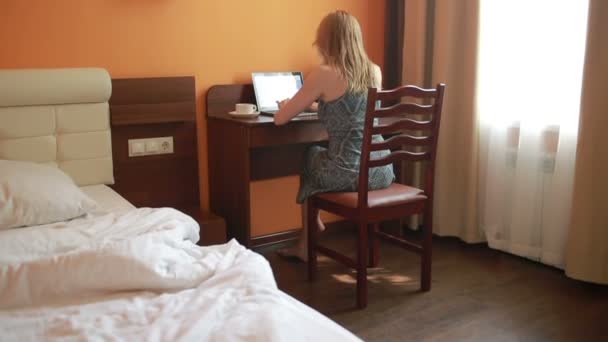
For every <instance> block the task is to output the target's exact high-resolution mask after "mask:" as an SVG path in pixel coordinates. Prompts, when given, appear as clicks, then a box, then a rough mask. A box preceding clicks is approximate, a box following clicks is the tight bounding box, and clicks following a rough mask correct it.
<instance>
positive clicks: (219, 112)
mask: <svg viewBox="0 0 608 342" xmlns="http://www.w3.org/2000/svg"><path fill="white" fill-rule="evenodd" d="M236 103H256V100H255V93H254V91H253V85H252V84H220V85H215V86H212V87H211V88H209V91H208V92H207V118H208V119H217V120H228V121H232V122H234V123H237V124H241V125H246V126H260V125H264V126H266V125H274V120H273V118H272V117H271V116H266V115H259V116H258V117H256V118H250V119H244V118H235V117H233V116H231V115H229V114H228V113H229V112H230V111H233V110H234V105H235V104H236ZM291 122H294V123H300V122H302V123H314V122H319V119H318V118H317V116H306V117H295V118H293V119H292V120H291Z"/></svg>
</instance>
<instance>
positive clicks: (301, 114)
mask: <svg viewBox="0 0 608 342" xmlns="http://www.w3.org/2000/svg"><path fill="white" fill-rule="evenodd" d="M315 115H317V112H302V113H300V114H298V115H296V117H299V118H301V117H307V116H315Z"/></svg>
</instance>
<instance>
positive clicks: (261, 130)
mask: <svg viewBox="0 0 608 342" xmlns="http://www.w3.org/2000/svg"><path fill="white" fill-rule="evenodd" d="M325 140H327V132H326V131H325V128H324V127H323V125H322V124H321V123H320V122H318V121H314V122H297V123H295V122H294V123H289V124H287V125H284V126H274V125H263V126H257V127H252V128H251V134H250V142H249V145H250V146H251V147H252V148H256V147H267V146H280V145H292V144H302V143H314V142H319V141H325Z"/></svg>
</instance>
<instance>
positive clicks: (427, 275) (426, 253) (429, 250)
mask: <svg viewBox="0 0 608 342" xmlns="http://www.w3.org/2000/svg"><path fill="white" fill-rule="evenodd" d="M423 227H424V231H423V237H422V260H421V265H420V266H421V270H420V289H421V290H422V291H425V292H426V291H429V290H430V289H431V259H432V255H433V211H432V209H431V208H430V205H429V207H428V208H426V209H425V211H424V226H423Z"/></svg>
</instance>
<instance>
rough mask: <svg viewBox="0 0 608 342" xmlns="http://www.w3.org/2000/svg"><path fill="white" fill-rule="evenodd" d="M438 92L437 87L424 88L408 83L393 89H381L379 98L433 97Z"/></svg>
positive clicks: (386, 99)
mask: <svg viewBox="0 0 608 342" xmlns="http://www.w3.org/2000/svg"><path fill="white" fill-rule="evenodd" d="M436 93H437V90H436V89H423V88H420V87H417V86H413V85H407V86H403V87H399V88H396V89H393V90H381V91H379V92H378V100H382V101H390V100H401V98H402V97H417V98H432V97H434V96H435V95H436Z"/></svg>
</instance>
